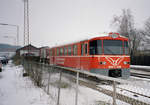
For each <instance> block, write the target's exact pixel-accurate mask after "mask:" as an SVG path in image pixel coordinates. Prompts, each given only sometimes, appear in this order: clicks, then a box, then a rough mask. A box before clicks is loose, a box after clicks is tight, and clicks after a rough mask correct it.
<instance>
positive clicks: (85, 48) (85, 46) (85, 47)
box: [84, 44, 87, 54]
mask: <svg viewBox="0 0 150 105" xmlns="http://www.w3.org/2000/svg"><path fill="white" fill-rule="evenodd" d="M84 53H85V54H87V44H85V45H84Z"/></svg>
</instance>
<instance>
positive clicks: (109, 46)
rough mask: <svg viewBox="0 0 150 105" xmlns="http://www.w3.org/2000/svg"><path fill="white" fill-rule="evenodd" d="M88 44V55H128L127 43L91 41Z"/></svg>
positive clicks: (119, 41)
mask: <svg viewBox="0 0 150 105" xmlns="http://www.w3.org/2000/svg"><path fill="white" fill-rule="evenodd" d="M123 42H124V44H123ZM89 44H90V46H89V47H90V55H100V54H110V55H122V54H129V51H128V42H127V41H121V40H103V41H102V40H93V41H90V43H89ZM102 45H103V46H102ZM123 45H124V46H123ZM123 48H124V49H123Z"/></svg>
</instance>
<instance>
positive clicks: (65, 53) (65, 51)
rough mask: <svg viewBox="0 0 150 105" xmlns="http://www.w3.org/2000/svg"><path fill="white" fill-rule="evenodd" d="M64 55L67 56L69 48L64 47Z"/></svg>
mask: <svg viewBox="0 0 150 105" xmlns="http://www.w3.org/2000/svg"><path fill="white" fill-rule="evenodd" d="M64 55H67V47H64Z"/></svg>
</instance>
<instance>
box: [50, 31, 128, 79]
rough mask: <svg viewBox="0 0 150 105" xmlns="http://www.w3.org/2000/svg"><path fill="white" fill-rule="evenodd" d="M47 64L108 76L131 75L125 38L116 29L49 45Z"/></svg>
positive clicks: (123, 76)
mask: <svg viewBox="0 0 150 105" xmlns="http://www.w3.org/2000/svg"><path fill="white" fill-rule="evenodd" d="M49 54H50V55H49V57H50V64H53V65H59V66H64V67H71V68H76V69H80V70H87V71H89V72H92V73H98V74H102V75H106V76H110V77H121V78H128V77H129V76H130V69H129V68H130V56H129V51H128V38H125V37H123V36H120V35H119V34H118V33H109V34H107V35H105V36H101V37H96V38H91V39H88V40H83V41H80V42H77V43H71V44H67V45H63V46H57V47H53V48H50V49H49Z"/></svg>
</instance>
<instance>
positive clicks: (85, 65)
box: [80, 41, 89, 70]
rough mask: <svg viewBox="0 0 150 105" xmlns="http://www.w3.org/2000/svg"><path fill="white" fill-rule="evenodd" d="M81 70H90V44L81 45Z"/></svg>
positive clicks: (83, 43)
mask: <svg viewBox="0 0 150 105" xmlns="http://www.w3.org/2000/svg"><path fill="white" fill-rule="evenodd" d="M80 68H81V70H89V57H88V42H87V41H85V42H82V43H81V57H80Z"/></svg>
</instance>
